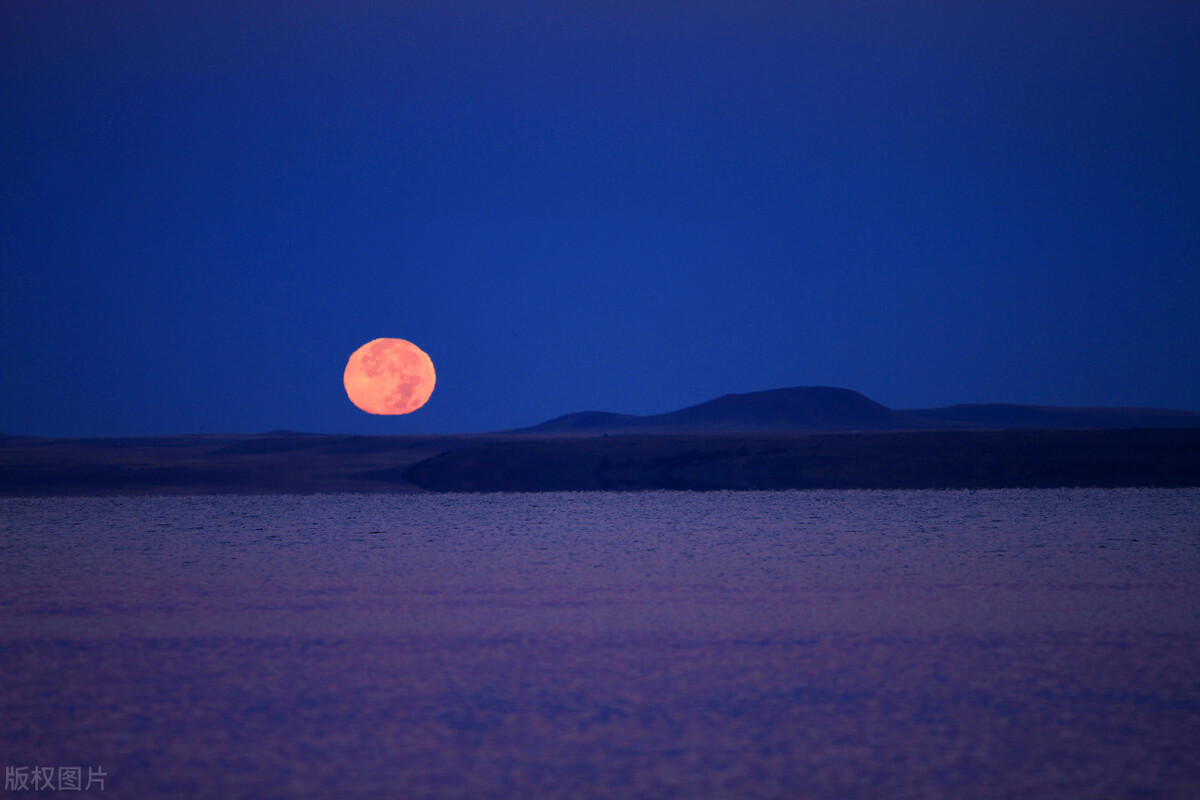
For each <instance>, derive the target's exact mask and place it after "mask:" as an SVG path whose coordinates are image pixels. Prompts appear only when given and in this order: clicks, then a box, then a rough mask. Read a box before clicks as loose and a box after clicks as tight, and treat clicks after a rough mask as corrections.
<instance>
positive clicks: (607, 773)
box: [0, 489, 1200, 798]
mask: <svg viewBox="0 0 1200 800" xmlns="http://www.w3.org/2000/svg"><path fill="white" fill-rule="evenodd" d="M0 581H2V583H0V676H3V682H2V683H0V760H3V762H4V763H3V764H2V765H0V766H3V767H5V768H6V770H7V768H10V767H11V768H25V767H28V768H32V767H34V766H50V767H62V766H70V765H79V766H81V767H82V768H83V773H84V775H85V778H84V782H85V783H86V775H87V771H88V768H89V767H95V768H102V769H103V771H104V773H105V775H106V777H105V786H104V789H103V792H102V793H101V791H100V790H99V788H98V787H94V788H93V789H92V790H91V791H90V792H81V793H80V794H91V795H94V796H105V797H225V798H232V797H345V798H357V797H363V798H366V797H389V798H393V797H396V798H399V797H405V798H440V797H448V798H491V797H495V798H501V797H504V798H507V797H523V798H548V797H563V798H593V797H595V798H601V797H612V798H617V797H620V798H639V797H646V798H656V797H664V798H767V797H779V798H791V797H839V798H840V797H848V798H854V797H861V798H877V797H947V798H951V797H953V798H970V797H989V798H990V797H1047V798H1049V797H1055V798H1058V797H1180V798H1183V797H1189V798H1190V797H1197V796H1200V748H1198V747H1197V746H1196V743H1197V742H1200V490H1192V489H1184V490H1134V489H1128V490H995V491H945V492H939V491H919V492H880V491H861V492H860V491H837V492H744V493H682V492H648V493H631V494H619V493H612V494H607V493H568V494H516V495H505V494H489V495H313V496H207V497H138V498H58V499H22V498H17V499H12V498H8V499H0ZM10 774H11V773H10ZM8 788H10V789H11V788H12V787H8ZM13 793H14V795H16V794H18V792H17V791H14V792H13Z"/></svg>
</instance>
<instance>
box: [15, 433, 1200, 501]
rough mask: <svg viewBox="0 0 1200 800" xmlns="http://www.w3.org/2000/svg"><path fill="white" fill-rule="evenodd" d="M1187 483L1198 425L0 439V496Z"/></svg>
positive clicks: (1197, 469)
mask: <svg viewBox="0 0 1200 800" xmlns="http://www.w3.org/2000/svg"><path fill="white" fill-rule="evenodd" d="M1194 486H1200V429H1194V428H1183V429H1170V428H1130V429H1101V430H1012V431H1009V430H1004V431H996V430H950V431H947V430H929V431H886V432H880V431H861V432H856V431H818V432H733V431H719V432H711V433H664V434H625V435H571V434H542V435H530V434H510V433H491V434H461V435H422V436H350V435H337V434H303V433H291V432H288V433H269V434H259V435H217V434H209V435H180V436H162V437H137V438H133V437H126V438H117V439H33V438H23V437H20V438H19V437H4V438H0V496H7V497H39V496H40V497H47V496H96V495H100V496H112V495H157V494H161V495H189V494H326V493H340V492H353V493H370V494H376V493H412V492H505V491H508V492H537V491H645V490H656V489H679V490H692V491H722V490H755V489H1008V488H1067V487H1087V488H1130V487H1164V488H1166V487H1194Z"/></svg>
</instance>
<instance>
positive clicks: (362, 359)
mask: <svg viewBox="0 0 1200 800" xmlns="http://www.w3.org/2000/svg"><path fill="white" fill-rule="evenodd" d="M436 381H437V375H436V374H435V373H434V371H433V361H432V360H431V359H430V358H429V356H427V355H426V354H425V351H424V350H422V349H421V348H419V347H417V346H416V345H415V344H413V343H412V342H407V341H405V340H404V339H375V340H374V341H370V342H367V343H366V344H364V345H363V346H362V347H360V348H358V349H357V350H355V351H354V353H353V355H351V356H350V361H349V362H347V363H346V373H345V374H344V375H343V376H342V382H343V383H344V384H345V386H346V395H347V396H348V397H349V398H350V402H351V403H354V405H356V406H358V407H359V408H361V409H362V410H363V411H366V412H367V413H368V414H408V413H411V412H413V411H416V410H417V409H418V408H420V407H421V406H423V405H425V403H426V402H427V401H428V400H429V396H430V395H431V394H433V385H434V383H435V382H436Z"/></svg>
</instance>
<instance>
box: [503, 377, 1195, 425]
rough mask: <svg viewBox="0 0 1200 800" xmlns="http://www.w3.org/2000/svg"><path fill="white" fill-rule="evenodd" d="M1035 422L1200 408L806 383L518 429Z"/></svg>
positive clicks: (1112, 420) (1173, 414)
mask: <svg viewBox="0 0 1200 800" xmlns="http://www.w3.org/2000/svg"><path fill="white" fill-rule="evenodd" d="M1027 428H1043V429H1046V428H1084V429H1086V428H1092V429H1101V428H1200V413H1197V412H1195V411H1175V410H1168V409H1157V408H1060V407H1055V406H1023V405H1012V404H1006V403H993V404H975V405H955V406H948V407H946V408H924V409H911V410H907V411H895V410H892V409H890V408H888V407H887V406H884V405H880V404H879V403H876V402H875V401H874V400H871V399H870V398H868V397H866V396H864V395H862V394H859V393H858V392H855V391H852V390H850V389H838V388H833V387H829V386H798V387H793V388H790V389H772V390H770V391H766V392H750V393H747V394H727V395H724V396H723V397H718V398H716V399H715V400H709V401H708V402H706V403H701V404H699V405H695V406H689V407H687V408H682V409H679V410H678V411H671V412H669V413H666V414H653V415H649V416H637V415H633V414H613V413H609V412H606V411H584V412H582V413H578V414H567V415H566V416H563V417H558V418H556V419H552V420H549V421H548V422H543V423H541V424H540V425H534V426H533V427H531V428H522V429H520V430H518V431H514V433H592V434H598V433H650V432H656V433H681V432H685V431H692V432H698V431H835V430H842V431H892V430H930V429H935V430H944V429H952V430H953V429H971V430H1020V429H1027Z"/></svg>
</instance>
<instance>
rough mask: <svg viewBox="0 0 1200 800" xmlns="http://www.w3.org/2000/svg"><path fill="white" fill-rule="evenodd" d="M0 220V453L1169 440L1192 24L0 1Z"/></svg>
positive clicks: (1141, 6) (1081, 6) (1191, 91)
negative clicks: (352, 442)
mask: <svg viewBox="0 0 1200 800" xmlns="http://www.w3.org/2000/svg"><path fill="white" fill-rule="evenodd" d="M0 206H2V213H0V226H2V227H0V258H2V267H0V269H2V272H0V381H2V387H3V396H2V405H0V432H3V433H9V434H33V435H46V436H111V435H130V434H165V433H180V432H201V431H206V432H247V433H249V432H261V431H267V430H271V429H279V428H287V429H292V430H305V431H317V432H347V433H451V432H461V431H483V430H496V429H503V428H511V427H518V426H524V425H530V424H534V423H537V422H540V421H543V420H545V419H548V418H551V417H555V416H558V415H560V414H564V413H568V412H573V411H582V410H588V409H599V410H607V411H617V412H625V413H635V414H648V413H657V412H662V411H669V410H672V409H675V408H678V407H681V406H685V405H691V404H694V403H698V402H701V401H704V400H708V399H710V398H712V397H715V396H718V395H721V394H726V393H729V392H748V391H757V390H762V389H773V388H779V387H785V386H803V385H829V386H842V387H847V388H851V389H856V390H858V391H861V392H863V393H864V394H866V395H868V396H869V397H871V398H872V399H874V400H877V401H879V402H881V403H884V404H885V405H888V406H890V407H893V408H912V407H925V406H938V405H948V404H952V403H960V402H988V401H1006V402H1021V403H1042V404H1053V405H1111V406H1129V405H1137V406H1159V407H1169V408H1186V409H1200V350H1198V349H1197V345H1200V3H1195V2H1176V1H1175V0H1171V1H1170V2H1162V1H1159V0H1129V1H1128V2H1108V1H1106V0H1096V1H1095V2H1062V1H1061V0H1038V1H1037V2H1020V1H1019V0H1003V1H999V0H997V1H996V2H990V1H988V0H979V1H977V2H976V1H973V2H960V1H959V0H954V2H905V1H904V0H898V1H895V2H883V1H882V0H880V1H878V2H876V1H873V0H856V1H855V2H851V0H839V1H838V2H828V1H827V2H797V1H796V0H786V1H785V2H755V1H754V0H730V2H709V1H707V0H695V1H694V2H687V3H682V2H680V3H675V2H649V1H646V2H597V3H582V2H547V1H545V0H539V1H537V2H519V1H517V0H502V1H501V0H497V1H496V2H483V1H480V2H454V1H453V0H431V1H430V2H424V1H421V2H407V1H406V2H394V3H376V2H372V3H367V2H362V1H361V0H348V1H346V2H332V0H331V1H330V2H308V1H305V0H299V1H297V0H289V1H288V2H256V1H255V0H236V2H227V1H226V0H201V1H197V2H172V3H161V2H158V0H155V1H154V2H120V1H117V2H109V3H99V2H93V1H92V0H88V1H87V2H29V1H28V0H23V1H22V2H7V1H4V2H0ZM376 337H400V338H405V339H409V340H411V341H413V342H415V343H416V344H418V345H419V346H420V347H421V348H422V349H424V350H425V351H426V352H428V353H429V354H430V356H431V357H432V358H433V361H434V363H435V365H436V366H437V370H438V379H439V383H438V388H437V391H436V392H435V393H434V395H433V398H432V400H431V401H430V403H429V405H428V406H426V407H425V408H424V409H422V410H420V411H419V412H417V413H415V414H412V415H408V416H400V417H372V416H369V415H367V414H364V413H363V412H360V411H358V410H357V409H356V408H355V407H354V406H353V405H351V403H350V402H349V400H348V399H347V398H346V396H345V393H344V391H343V389H342V385H341V376H342V370H343V368H344V366H345V363H346V359H347V358H348V357H349V356H350V353H351V352H353V351H354V349H355V348H357V347H358V346H359V345H361V344H363V343H364V342H366V341H368V340H370V339H374V338H376Z"/></svg>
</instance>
